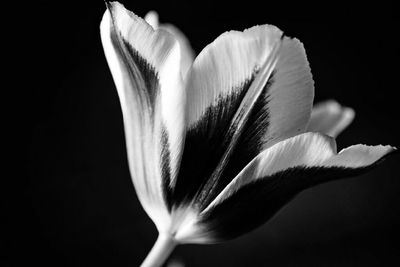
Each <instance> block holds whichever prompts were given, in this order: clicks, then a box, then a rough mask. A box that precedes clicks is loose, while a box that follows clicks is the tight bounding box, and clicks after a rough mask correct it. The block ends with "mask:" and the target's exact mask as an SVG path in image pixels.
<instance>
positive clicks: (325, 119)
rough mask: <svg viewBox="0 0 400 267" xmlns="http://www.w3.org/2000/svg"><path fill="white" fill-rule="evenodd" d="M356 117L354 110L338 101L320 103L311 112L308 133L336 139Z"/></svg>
mask: <svg viewBox="0 0 400 267" xmlns="http://www.w3.org/2000/svg"><path fill="white" fill-rule="evenodd" d="M354 115H355V112H354V110H353V109H352V108H348V107H343V106H341V105H340V104H339V103H338V102H336V101H333V100H328V101H325V102H322V103H318V104H317V105H315V106H314V108H313V110H312V112H311V119H310V122H309V124H308V129H307V131H308V132H320V133H324V134H326V135H329V136H332V137H336V136H338V135H339V134H340V133H341V132H342V131H343V130H344V129H346V128H347V127H348V126H349V125H350V123H351V122H352V121H353V119H354Z"/></svg>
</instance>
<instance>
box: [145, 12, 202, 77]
mask: <svg viewBox="0 0 400 267" xmlns="http://www.w3.org/2000/svg"><path fill="white" fill-rule="evenodd" d="M144 19H145V20H146V21H147V23H149V24H150V25H151V26H152V27H153V28H154V29H158V28H161V29H164V30H166V31H168V32H169V33H171V34H173V35H174V36H175V38H176V39H177V40H178V42H179V46H180V49H181V74H182V77H183V78H184V77H186V74H187V72H188V70H189V68H190V67H191V66H192V64H193V60H194V56H195V54H194V51H193V49H192V46H191V45H190V42H189V39H188V38H186V36H185V34H184V33H183V32H182V31H181V30H179V29H178V28H177V27H175V26H174V25H172V24H164V23H163V24H160V23H159V21H158V14H157V12H155V11H150V12H148V13H147V14H146V16H145V17H144Z"/></svg>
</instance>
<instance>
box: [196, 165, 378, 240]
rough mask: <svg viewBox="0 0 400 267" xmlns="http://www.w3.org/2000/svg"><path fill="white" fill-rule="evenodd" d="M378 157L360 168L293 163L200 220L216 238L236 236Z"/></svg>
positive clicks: (362, 171) (254, 184)
mask: <svg viewBox="0 0 400 267" xmlns="http://www.w3.org/2000/svg"><path fill="white" fill-rule="evenodd" d="M381 161H382V159H381V160H379V161H378V162H376V163H374V164H373V165H370V166H368V167H363V168H343V167H330V168H325V167H306V166H302V167H295V168H290V169H287V170H285V171H281V172H278V173H276V174H274V175H272V176H269V177H264V178H261V179H257V180H256V181H254V182H252V183H249V184H247V185H245V186H243V187H242V188H240V189H239V190H238V191H237V192H236V193H234V194H233V195H232V196H230V197H229V198H228V199H226V200H224V201H223V202H222V203H220V204H219V205H217V206H215V207H213V208H212V209H210V210H207V213H203V214H202V220H201V222H200V224H202V225H204V226H205V227H206V229H207V231H208V234H209V235H210V237H211V238H212V239H213V240H214V241H215V242H219V241H223V240H229V239H233V238H236V237H239V236H240V235H242V234H245V233H247V232H249V231H251V230H254V229H255V228H257V227H259V226H260V225H262V224H264V223H265V222H266V221H268V220H269V219H270V218H271V217H272V216H274V215H275V214H276V212H277V211H279V210H280V209H281V208H282V207H283V206H284V205H286V204H287V203H288V202H289V201H290V200H292V199H293V198H294V197H295V196H296V195H297V194H298V193H300V192H301V191H302V190H304V189H307V188H310V187H312V186H315V185H318V184H321V183H324V182H328V181H332V180H337V179H341V178H346V177H352V176H356V175H359V174H361V173H364V172H366V171H368V170H370V169H371V168H374V167H375V166H376V165H377V164H379V162H381Z"/></svg>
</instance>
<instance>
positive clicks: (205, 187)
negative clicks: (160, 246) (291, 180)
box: [173, 25, 314, 205]
mask: <svg viewBox="0 0 400 267" xmlns="http://www.w3.org/2000/svg"><path fill="white" fill-rule="evenodd" d="M313 94H314V88H313V81H312V77H311V73H310V68H309V66H308V62H307V59H306V56H305V52H304V49H303V46H302V45H301V43H300V42H299V41H298V40H296V39H290V38H287V37H283V35H282V32H281V31H280V30H279V29H278V28H276V27H274V26H270V25H263V26H256V27H253V28H250V29H248V30H246V31H244V32H237V31H231V32H227V33H224V34H222V35H221V36H220V37H218V38H217V39H216V40H215V41H214V42H213V43H212V44H210V45H209V46H207V47H206V48H205V49H204V50H203V51H202V52H201V53H200V54H199V56H198V57H197V58H196V59H195V62H194V63H193V66H192V69H191V70H190V73H189V76H188V81H187V109H186V114H187V118H186V121H187V135H186V141H185V148H184V152H183V157H182V163H181V170H180V173H179V176H178V179H177V181H176V185H175V188H174V192H173V195H174V199H175V200H176V201H177V202H180V201H182V200H183V199H187V200H189V201H190V200H192V199H193V197H194V196H196V199H197V200H196V202H197V203H198V204H199V205H205V203H207V202H208V201H210V200H211V199H212V198H213V197H214V196H215V195H216V194H218V193H219V192H220V191H221V190H222V189H223V188H224V187H225V186H226V185H227V184H228V183H229V182H230V181H231V180H232V179H233V178H234V177H235V176H236V175H237V174H238V173H239V172H240V171H241V169H242V168H243V167H245V166H246V165H247V164H248V163H249V162H250V161H251V160H252V159H253V158H254V157H255V156H256V155H257V154H258V153H260V152H261V151H262V150H263V149H265V148H266V147H269V146H271V145H273V144H274V143H276V142H278V141H280V140H283V139H286V138H288V137H291V136H294V135H296V134H298V133H301V132H303V131H304V130H305V128H306V124H307V122H308V120H309V117H310V112H311V106H312V101H313ZM210 177H211V178H210ZM198 192H201V194H198ZM196 194H197V195H196Z"/></svg>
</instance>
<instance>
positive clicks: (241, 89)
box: [101, 3, 395, 266]
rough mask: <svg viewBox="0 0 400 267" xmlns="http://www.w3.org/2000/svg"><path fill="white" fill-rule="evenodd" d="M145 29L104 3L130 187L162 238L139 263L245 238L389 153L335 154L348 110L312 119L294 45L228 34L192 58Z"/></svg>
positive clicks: (272, 30)
mask: <svg viewBox="0 0 400 267" xmlns="http://www.w3.org/2000/svg"><path fill="white" fill-rule="evenodd" d="M146 19H147V21H148V23H147V22H146V21H145V20H143V19H141V18H139V17H138V16H136V15H135V14H133V13H131V12H129V11H127V10H126V9H125V8H124V7H123V6H122V5H121V4H119V3H109V4H108V10H107V11H106V12H105V14H104V17H103V20H102V22H101V38H102V43H103V47H104V51H105V55H106V58H107V61H108V64H109V66H110V69H111V72H112V76H113V78H114V82H115V85H116V87H117V90H118V94H119V98H120V102H121V107H122V112H123V117H124V125H125V135H126V145H127V151H128V158H129V165H130V166H129V167H130V171H131V175H132V181H133V183H134V185H135V189H136V192H137V195H138V197H139V199H140V202H141V204H142V205H143V208H144V209H145V210H146V212H147V214H148V215H149V216H150V217H151V219H152V220H153V222H154V223H155V225H156V226H157V229H158V231H159V233H160V239H159V241H158V242H157V244H156V246H155V248H154V249H153V251H152V252H151V255H152V256H149V258H153V259H148V260H146V261H145V263H144V265H146V266H152V265H155V266H156V265H157V264H161V262H162V260H163V259H158V260H154V258H157V257H160V256H157V255H159V254H160V251H164V252H163V253H164V254H163V253H161V254H163V255H164V259H165V257H166V256H165V255H168V253H169V252H170V250H172V248H173V245H175V244H178V243H211V242H218V241H222V240H227V239H231V238H235V237H237V236H239V235H241V234H244V233H246V232H248V231H250V230H252V229H254V228H256V227H257V226H260V225H261V224H263V223H265V222H266V221H267V220H268V219H269V218H271V217H272V216H273V215H274V214H275V212H276V211H278V210H279V209H280V208H281V207H282V206H283V205H285V204H286V203H287V202H288V201H290V200H291V199H292V198H293V197H294V196H296V194H298V193H299V192H300V191H302V190H304V189H306V188H308V187H311V186H314V185H316V184H320V183H323V182H326V181H330V180H333V179H339V178H344V177H349V176H354V175H356V174H359V173H361V172H362V171H365V170H368V169H370V168H371V167H373V166H375V165H376V163H377V162H378V161H380V160H381V159H382V158H383V157H384V156H386V155H388V154H389V153H390V152H392V151H394V150H395V148H393V147H390V146H366V145H355V146H351V147H349V148H346V149H343V150H342V151H340V152H339V153H337V152H336V143H335V140H334V137H336V136H337V135H338V134H339V133H340V132H341V131H342V130H343V129H344V128H346V127H347V125H348V124H349V123H350V122H351V120H352V119H353V117H354V112H353V111H352V110H351V109H349V108H343V107H341V106H340V105H339V104H338V103H336V102H334V101H328V102H326V103H322V104H319V105H318V106H317V107H315V108H314V109H313V110H312V103H313V98H314V83H313V80H312V77H311V71H310V67H309V65H308V62H307V58H306V55H305V51H304V48H303V45H302V44H301V43H300V42H299V41H298V40H297V39H291V38H288V37H286V36H284V35H283V33H282V32H281V31H280V30H279V29H278V28H276V27H274V26H271V25H261V26H256V27H252V28H250V29H247V30H245V31H244V32H238V31H230V32H226V33H224V34H222V35H221V36H219V37H218V38H217V39H216V40H215V41H214V42H213V43H211V44H210V45H208V46H207V47H206V48H204V49H203V51H202V52H201V53H200V54H199V55H198V56H197V57H196V59H195V60H193V58H194V56H193V52H192V50H191V48H190V45H189V42H188V41H187V39H186V38H185V37H184V35H183V34H182V33H180V32H179V31H178V30H177V29H176V28H174V27H172V26H168V25H159V24H158V17H157V15H156V14H155V13H150V14H149V15H148V16H146ZM328 135H329V136H328ZM330 136H332V137H330ZM167 248H168V249H167ZM168 250H169V252H168ZM165 251H167V252H165ZM161 258H162V257H161Z"/></svg>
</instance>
